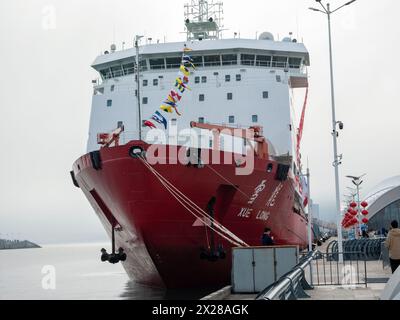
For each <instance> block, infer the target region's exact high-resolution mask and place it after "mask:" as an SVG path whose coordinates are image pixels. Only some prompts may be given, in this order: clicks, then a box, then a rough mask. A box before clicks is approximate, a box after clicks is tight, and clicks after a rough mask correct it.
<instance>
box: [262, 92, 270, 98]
mask: <svg viewBox="0 0 400 320" xmlns="http://www.w3.org/2000/svg"><path fill="white" fill-rule="evenodd" d="M268 98H269V92H268V91H263V99H268Z"/></svg>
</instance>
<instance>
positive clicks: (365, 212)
mask: <svg viewBox="0 0 400 320" xmlns="http://www.w3.org/2000/svg"><path fill="white" fill-rule="evenodd" d="M361 213H362V214H363V216H367V215H368V214H369V212H368V210H363V211H362V212H361Z"/></svg>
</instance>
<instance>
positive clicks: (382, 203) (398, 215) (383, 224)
mask: <svg viewBox="0 0 400 320" xmlns="http://www.w3.org/2000/svg"><path fill="white" fill-rule="evenodd" d="M366 201H367V202H368V204H369V207H368V211H369V220H370V222H369V224H368V226H369V229H370V230H382V229H383V228H384V229H386V230H389V228H390V223H391V222H392V221H393V220H397V221H400V176H396V177H393V178H390V179H387V180H385V181H383V182H382V183H380V184H379V185H377V186H376V187H375V188H374V189H373V190H372V191H371V192H370V193H369V195H368V196H367V198H366Z"/></svg>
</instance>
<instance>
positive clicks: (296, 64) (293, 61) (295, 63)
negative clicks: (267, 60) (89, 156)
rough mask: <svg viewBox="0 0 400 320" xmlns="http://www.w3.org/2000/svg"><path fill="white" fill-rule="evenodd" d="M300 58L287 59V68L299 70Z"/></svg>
mask: <svg viewBox="0 0 400 320" xmlns="http://www.w3.org/2000/svg"><path fill="white" fill-rule="evenodd" d="M300 66H301V58H289V68H291V69H300Z"/></svg>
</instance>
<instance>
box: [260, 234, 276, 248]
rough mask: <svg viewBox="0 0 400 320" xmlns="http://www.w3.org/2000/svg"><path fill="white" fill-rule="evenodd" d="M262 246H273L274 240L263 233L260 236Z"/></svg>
mask: <svg viewBox="0 0 400 320" xmlns="http://www.w3.org/2000/svg"><path fill="white" fill-rule="evenodd" d="M262 245H263V246H266V247H269V246H273V245H274V240H272V238H271V237H270V236H269V235H267V234H266V233H264V234H263V236H262Z"/></svg>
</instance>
